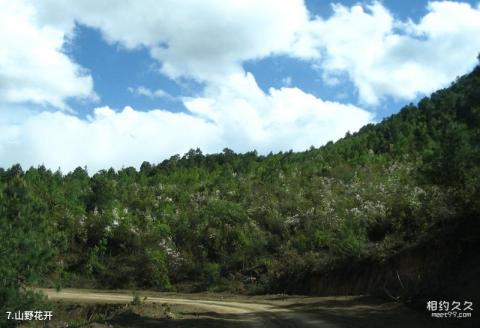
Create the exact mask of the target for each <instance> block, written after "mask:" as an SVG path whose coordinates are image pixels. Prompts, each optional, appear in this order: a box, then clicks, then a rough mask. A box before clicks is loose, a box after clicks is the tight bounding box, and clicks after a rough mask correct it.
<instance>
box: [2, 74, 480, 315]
mask: <svg viewBox="0 0 480 328" xmlns="http://www.w3.org/2000/svg"><path fill="white" fill-rule="evenodd" d="M479 126H480V68H479V67H477V68H475V70H474V71H473V72H472V73H470V74H468V75H466V76H464V77H461V78H459V79H457V81H456V82H455V83H453V84H452V86H451V87H449V88H447V89H444V90H440V91H438V92H436V93H434V94H433V95H432V96H431V97H429V98H425V99H423V100H422V101H420V102H419V104H418V106H414V105H409V106H406V107H404V108H403V109H402V110H401V111H400V112H399V113H398V114H396V115H393V116H391V117H390V118H388V119H386V120H384V121H383V122H381V123H379V124H376V125H368V126H365V127H364V128H362V129H361V130H360V131H359V132H358V133H355V134H352V135H347V136H346V137H345V138H343V139H341V140H339V141H338V142H336V143H329V144H327V145H325V146H324V147H321V148H319V149H314V148H312V149H310V150H309V151H306V152H300V153H293V152H287V153H279V154H270V155H268V156H258V155H257V154H256V152H250V153H246V154H235V153H233V152H232V151H231V150H228V149H225V150H224V152H223V153H221V154H213V155H203V154H202V153H201V151H200V150H198V149H197V150H191V151H190V152H188V153H187V154H185V155H184V156H183V157H180V156H178V155H177V156H174V157H172V158H170V159H169V160H166V161H164V162H162V163H160V164H158V165H152V164H150V163H144V164H143V165H142V167H141V169H140V171H138V172H137V171H136V170H135V169H134V168H125V169H123V170H120V171H118V172H116V171H114V170H113V169H110V170H108V171H100V172H99V173H97V174H95V175H94V176H93V177H89V176H88V174H87V172H86V171H85V170H84V169H82V168H77V169H76V170H75V171H74V172H71V173H69V174H66V175H62V174H61V173H60V172H55V173H54V172H51V171H49V170H46V169H45V168H44V167H38V168H30V169H28V170H27V171H26V172H24V171H23V170H22V168H21V167H20V166H19V165H16V166H13V167H11V168H9V169H6V170H4V169H0V246H1V248H0V251H1V253H2V257H3V260H2V262H1V264H0V276H2V277H4V279H3V280H2V282H0V284H2V285H0V304H6V305H5V306H4V307H6V306H12V305H15V304H18V302H20V301H19V299H21V300H22V301H21V302H23V304H27V303H28V301H29V300H30V298H28V297H26V296H25V294H24V293H25V291H23V292H22V291H21V286H24V285H26V284H32V283H35V282H42V281H43V284H62V285H64V286H73V287H102V288H128V287H132V286H136V287H138V288H143V287H149V288H157V289H172V290H175V289H177V290H190V291H191V290H205V289H213V290H223V289H229V290H232V291H236V292H245V291H251V292H269V291H290V292H296V291H297V292H298V291H305V290H311V286H312V285H315V283H312V282H311V280H309V279H315V277H318V275H320V276H322V277H324V275H325V274H328V273H325V272H327V271H328V270H333V271H328V272H330V273H329V274H330V275H331V274H332V272H333V273H335V272H337V271H335V270H340V271H341V272H350V271H348V270H352V271H351V272H355V271H357V269H358V270H359V271H358V272H363V273H359V275H360V276H361V275H362V274H363V275H366V276H368V272H367V271H365V270H366V269H365V268H370V267H375V266H376V265H378V263H385V262H388V261H394V262H395V261H400V262H401V261H402V260H400V259H399V256H400V258H401V254H406V253H408V252H409V250H412V249H415V247H421V249H422V250H424V251H425V252H426V253H425V256H428V253H429V252H430V251H432V245H434V244H432V241H434V240H438V239H439V238H446V240H447V239H448V240H450V242H451V243H452V244H451V245H454V246H455V247H459V248H460V249H459V250H458V252H460V254H464V256H465V260H464V261H463V263H468V261H469V260H470V259H471V257H470V255H469V254H470V253H468V248H469V247H470V246H472V245H476V244H478V239H477V237H476V236H478V234H476V235H475V234H472V233H471V231H475V230H474V229H476V228H475V227H478V223H477V222H478V216H479V212H480V165H479V163H480V129H479ZM461 240H463V241H462V243H459V241H461ZM465 243H466V244H465ZM419 245H421V246H419ZM428 245H430V246H428ZM442 252H444V253H442ZM445 252H447V250H444V251H441V252H440V253H438V254H437V253H435V254H436V255H435V256H442V254H446V253H445ZM448 256H453V255H452V254H451V253H449V254H448ZM456 256H458V254H457V255H456ZM405 258H408V256H407V257H405ZM449 258H450V257H449ZM395 259H398V260H395ZM420 260H421V257H419V258H417V259H416V261H417V262H418V261H420ZM352 263H358V266H355V265H357V264H355V265H353V266H352ZM388 263H390V262H388ZM395 263H396V262H395ZM345 265H350V269H348V270H347V271H345V270H346V269H345V268H346V267H345ZM413 267H415V268H419V267H420V264H418V265H417V266H413ZM384 268H385V267H382V268H379V269H378V270H380V271H381V270H384ZM442 268H443V266H436V267H435V270H437V271H438V270H442ZM467 269H468V267H467ZM467 269H461V270H467ZM362 270H363V271H362ZM419 270H420V269H419ZM461 270H460V269H459V270H458V272H460V271H461ZM365 272H367V273H365ZM337 276H338V277H340V278H341V277H342V276H341V275H337ZM312 277H313V278H312ZM378 277H379V278H378V279H377V280H378V281H377V282H376V283H371V282H368V281H365V279H366V278H361V279H360V278H359V281H363V282H359V283H358V288H353V287H352V288H345V289H342V288H341V286H342V280H341V279H340V280H338V279H337V280H336V281H335V284H333V285H332V286H340V287H338V288H336V289H335V288H332V289H331V290H329V291H328V292H329V293H350V292H361V291H371V289H372V288H373V289H378V288H379V287H380V286H382V284H383V283H384V284H387V283H386V282H385V281H383V282H382V279H383V280H385V279H390V278H388V277H387V278H386V276H385V275H383V276H382V275H380V276H378ZM342 279H344V280H348V279H349V277H348V275H344V276H343V278H342ZM362 279H364V280H362ZM452 279H453V278H452ZM399 280H400V278H399ZM417 280H418V281H412V286H413V287H415V288H416V287H417V286H419V285H422V284H423V285H422V286H424V285H425V284H424V283H425V281H424V279H417ZM452 281H453V280H452ZM287 282H294V283H290V284H288V283H287ZM300 282H303V284H301V283H300ZM306 282H308V284H309V285H305V283H306ZM345 283H347V281H345ZM384 284H383V285H384ZM345 286H347V285H345ZM372 286H373V287H372ZM413 287H412V288H413ZM405 288H406V287H405ZM432 288H433V287H432ZM380 289H381V288H380ZM397 289H398V288H397ZM317 290H318V292H319V293H320V292H322V291H323V292H326V289H322V288H317ZM18 293H21V294H20V295H21V296H19V294H18ZM404 293H405V294H409V295H410V294H411V293H410V292H404ZM427 293H428V291H427ZM16 302H17V303H16ZM21 302H20V303H21ZM2 310H3V308H2Z"/></svg>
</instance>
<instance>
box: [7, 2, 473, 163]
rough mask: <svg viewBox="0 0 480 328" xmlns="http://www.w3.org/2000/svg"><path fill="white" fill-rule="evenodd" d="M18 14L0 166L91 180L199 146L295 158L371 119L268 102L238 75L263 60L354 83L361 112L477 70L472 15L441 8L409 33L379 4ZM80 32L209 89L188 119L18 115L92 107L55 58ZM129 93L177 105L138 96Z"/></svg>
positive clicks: (78, 78)
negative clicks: (70, 103)
mask: <svg viewBox="0 0 480 328" xmlns="http://www.w3.org/2000/svg"><path fill="white" fill-rule="evenodd" d="M25 1H27V0H25ZM25 3H26V2H23V1H16V2H10V1H6V0H0V5H1V8H2V11H1V12H0V42H2V44H4V45H5V46H2V48H0V96H2V99H3V100H2V101H0V107H2V108H0V111H1V116H0V165H1V166H8V165H11V164H13V163H16V162H20V163H21V164H22V165H24V166H30V165H37V164H41V163H44V164H45V165H47V166H48V167H51V168H54V169H55V168H57V167H58V166H60V167H62V169H63V170H71V169H73V168H74V167H76V166H83V165H88V166H89V167H90V169H91V171H96V170H98V169H101V168H106V167H109V166H114V167H116V168H120V167H121V166H127V165H134V166H138V165H140V163H141V162H142V161H144V160H148V161H152V162H158V161H160V160H162V159H164V158H166V157H169V156H171V155H172V154H175V153H184V152H185V151H187V150H188V149H190V148H195V147H200V148H201V149H202V150H204V151H205V152H214V151H220V150H221V149H222V148H224V147H229V148H233V149H234V150H235V151H241V152H243V151H248V150H252V149H257V150H259V151H260V152H262V153H267V152H269V151H279V150H288V149H293V150H303V149H306V148H308V147H309V146H310V145H316V146H318V145H321V144H324V143H325V142H327V141H329V140H336V139H338V138H339V137H341V136H343V135H344V134H345V132H346V131H355V130H357V129H359V128H360V127H361V126H362V125H364V124H366V123H369V122H370V121H371V120H372V115H371V114H370V113H369V112H367V111H365V110H362V109H361V108H359V107H357V106H353V105H348V104H341V103H337V102H329V101H324V100H322V99H319V98H317V97H315V96H313V95H311V94H308V93H306V92H304V91H302V90H300V89H298V88H296V87H295V86H293V85H290V83H291V80H289V79H288V78H286V79H285V80H284V81H283V83H284V85H285V86H284V87H282V88H279V89H275V88H271V89H270V90H269V91H268V92H263V91H262V90H261V89H260V88H259V87H258V85H257V83H256V81H255V78H254V76H253V75H252V74H250V73H245V72H244V70H243V68H242V64H243V63H244V62H245V61H248V60H252V59H260V58H265V57H268V56H271V55H288V56H291V57H295V58H300V59H302V60H310V61H311V62H312V65H313V66H314V67H315V68H318V69H319V74H320V75H321V76H322V77H323V78H324V81H325V82H326V83H327V84H329V85H332V86H335V85H338V84H341V83H342V82H343V81H344V79H345V78H348V79H350V80H351V81H352V82H353V84H354V85H355V86H356V87H357V88H358V92H359V96H360V99H361V100H362V101H363V102H364V103H367V104H376V103H378V102H379V101H381V100H382V99H383V98H385V97H388V96H392V97H395V98H400V99H412V98H414V97H415V96H417V95H418V94H425V93H429V92H431V91H433V90H435V89H437V88H439V87H441V86H444V85H445V84H447V83H449V82H450V81H451V80H452V79H453V78H455V76H457V75H460V74H463V73H465V72H467V71H468V69H469V68H471V67H472V66H473V65H474V63H475V62H476V59H475V57H476V54H477V52H478V49H480V33H479V31H480V25H479V24H480V16H479V10H478V9H474V8H472V7H470V6H469V5H467V4H460V3H455V2H447V1H445V2H432V3H431V4H430V5H429V7H428V14H427V15H425V16H424V17H422V18H421V19H420V20H419V21H418V22H417V23H414V22H412V21H406V22H403V21H399V20H397V19H395V18H394V16H393V15H392V14H391V13H390V12H389V11H388V10H387V9H386V8H385V7H384V6H383V5H381V4H380V3H377V2H375V3H372V4H371V5H370V6H364V7H362V6H359V5H356V6H353V7H345V6H342V5H335V7H334V14H333V15H332V16H331V17H330V18H328V19H322V18H314V19H313V20H309V15H308V12H307V10H306V8H305V4H304V2H303V1H301V0H285V1H282V2H281V3H280V2H278V1H275V0H264V1H254V0H243V1H240V0H231V1H224V0H205V1H196V0H184V1H181V2H178V1H174V0H164V1H161V2H158V1H156V0H143V1H114V0H105V1H96V0H95V1H94V0H82V1H80V0H77V1H68V2H66V1H60V0H44V1H41V2H38V1H33V0H31V1H30V2H28V3H29V5H27V4H25ZM126 22H128V24H127V23H126ZM76 23H80V24H85V25H88V26H90V27H94V28H98V29H99V30H100V31H101V33H102V34H103V36H104V38H105V39H106V40H107V41H108V42H111V43H115V44H117V45H120V46H123V47H125V48H126V49H133V48H138V47H145V48H146V49H148V50H149V51H150V54H151V56H152V57H153V58H154V59H155V60H157V61H158V62H159V63H160V64H161V67H162V68H161V72H162V73H163V74H165V75H167V76H168V77H170V78H174V79H177V81H179V82H181V81H191V80H190V79H195V80H196V81H197V82H202V84H203V85H205V89H204V90H203V91H202V92H201V93H200V95H199V96H195V97H191V98H183V99H182V101H183V102H184V105H185V107H186V108H187V110H188V111H189V112H188V113H172V112H168V111H165V110H151V111H147V112H141V111H136V110H134V109H133V108H130V107H125V109H124V110H123V111H120V112H115V111H113V110H112V109H110V108H108V107H103V108H97V109H96V110H95V111H94V113H93V115H92V117H89V118H88V119H82V118H79V117H76V116H74V115H70V114H67V113H64V112H54V113H52V112H50V113H49V112H39V111H32V110H31V107H30V110H26V109H25V108H23V107H22V106H23V105H25V104H24V103H25V102H33V103H41V104H47V105H51V106H55V107H58V108H65V100H66V99H67V98H69V97H94V93H93V90H92V79H91V77H90V76H89V75H88V74H85V72H83V71H82V68H81V67H79V66H78V65H77V64H75V63H74V62H73V61H72V59H71V58H69V57H68V56H67V55H66V54H65V53H64V52H63V47H64V45H65V40H67V39H69V38H73V36H74V31H75V24H76ZM129 91H130V92H132V93H134V94H138V95H143V96H147V97H151V98H155V97H160V98H162V97H163V98H170V97H171V95H169V94H168V93H166V92H165V91H164V90H161V89H159V90H152V89H150V88H148V87H146V86H139V87H135V88H130V89H129ZM178 99H179V100H180V99H181V98H178Z"/></svg>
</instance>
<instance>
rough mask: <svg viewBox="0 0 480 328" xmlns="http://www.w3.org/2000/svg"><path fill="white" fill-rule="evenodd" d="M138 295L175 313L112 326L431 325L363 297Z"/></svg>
mask: <svg viewBox="0 0 480 328" xmlns="http://www.w3.org/2000/svg"><path fill="white" fill-rule="evenodd" d="M42 291H43V292H44V293H45V294H46V295H47V296H48V298H49V299H50V300H52V301H60V302H63V303H70V304H79V303H84V304H85V303H90V304H107V303H111V304H127V303H130V302H132V300H133V296H132V293H131V292H128V291H113V292H111V291H94V290H77V289H65V290H62V291H60V292H57V291H55V290H52V289H42ZM138 295H139V296H140V299H142V301H143V302H144V303H145V304H147V305H148V304H150V305H165V304H168V305H169V306H170V305H171V306H172V307H176V308H175V309H176V311H177V313H180V314H181V315H179V317H177V318H176V319H175V320H170V321H168V320H160V319H152V318H143V317H138V318H136V320H133V321H128V320H119V321H117V322H115V323H114V324H113V327H148V328H149V327H232V328H240V327H266V328H274V327H280V328H308V327H317V328H342V327H347V328H348V327H369V328H376V327H392V328H395V327H409V328H416V327H431V326H432V323H433V322H432V321H431V319H430V318H428V317H427V316H426V315H425V314H422V313H417V312H413V311H411V310H409V309H407V308H405V307H403V306H402V305H400V304H398V303H391V302H385V301H382V300H378V299H374V298H369V297H365V296H356V297H355V296H345V297H301V296H297V297H294V296H285V295H272V296H264V297H260V296H255V297H247V296H234V295H222V294H173V293H156V292H139V293H138ZM434 326H435V327H436V326H437V325H436V324H435V325H434ZM440 326H442V327H444V325H440ZM99 327H100V326H99ZM102 327H103V326H102Z"/></svg>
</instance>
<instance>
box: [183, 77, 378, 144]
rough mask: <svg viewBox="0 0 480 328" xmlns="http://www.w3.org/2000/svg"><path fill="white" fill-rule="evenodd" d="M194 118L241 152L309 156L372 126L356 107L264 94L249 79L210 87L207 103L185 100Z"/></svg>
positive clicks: (293, 91)
mask: <svg viewBox="0 0 480 328" xmlns="http://www.w3.org/2000/svg"><path fill="white" fill-rule="evenodd" d="M185 107H186V108H187V109H188V110H189V111H190V112H192V113H193V114H195V115H197V116H199V117H202V118H204V119H206V120H207V121H210V122H214V123H215V124H216V125H218V126H221V127H222V134H221V136H222V140H224V141H225V142H226V144H227V145H229V147H232V148H233V149H235V150H237V151H248V150H249V149H253V148H255V149H257V150H259V151H260V152H262V153H266V152H268V151H280V150H287V149H293V150H296V151H299V150H304V149H306V148H308V147H309V146H311V145H315V146H318V145H322V144H324V143H326V142H327V141H330V140H336V139H338V138H340V137H342V136H343V135H344V134H345V132H346V131H356V130H358V129H359V128H360V127H361V126H363V125H365V124H367V123H369V122H370V121H371V120H372V115H371V113H369V112H367V111H365V110H362V109H360V108H358V107H356V106H353V105H346V104H340V103H335V102H329V101H323V100H321V99H319V98H317V97H315V96H313V95H311V94H308V93H305V92H303V91H302V90H300V89H298V88H295V87H293V88H291V87H283V88H280V89H275V88H270V90H269V92H268V93H267V94H265V93H264V92H263V91H262V90H261V89H260V88H259V87H258V85H257V83H256V81H255V78H254V77H253V75H251V74H250V73H247V74H235V75H231V76H228V77H227V78H225V80H224V83H223V84H221V85H210V86H209V87H207V89H206V90H205V93H204V95H203V96H202V97H197V98H191V99H186V100H185Z"/></svg>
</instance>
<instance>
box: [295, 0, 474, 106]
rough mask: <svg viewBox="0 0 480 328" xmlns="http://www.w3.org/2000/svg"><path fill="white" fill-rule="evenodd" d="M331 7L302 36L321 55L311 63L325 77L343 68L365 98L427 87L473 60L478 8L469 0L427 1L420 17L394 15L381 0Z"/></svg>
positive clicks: (407, 94) (405, 94) (412, 93)
mask: <svg viewBox="0 0 480 328" xmlns="http://www.w3.org/2000/svg"><path fill="white" fill-rule="evenodd" d="M333 9H334V14H333V15H332V16H331V17H330V18H328V19H321V18H316V19H315V20H314V21H312V22H311V23H310V26H309V28H308V29H307V31H306V32H305V35H304V37H305V38H306V39H307V40H308V42H309V44H310V46H311V47H314V48H315V47H316V48H317V52H318V54H319V55H320V54H322V55H323V57H322V58H321V60H317V61H316V62H315V66H316V67H319V68H321V69H322V70H323V72H322V74H323V77H324V80H325V82H326V83H331V82H332V81H334V82H335V83H338V81H337V80H336V78H337V77H340V78H341V77H343V76H344V75H345V74H346V75H347V76H348V77H349V78H350V79H351V80H352V82H353V83H354V85H355V86H356V87H357V89H358V92H359V96H360V99H361V100H362V101H363V102H364V103H367V104H377V103H378V102H379V101H380V100H381V99H382V98H384V97H386V96H392V97H394V98H397V99H404V100H411V99H413V98H415V97H416V96H418V95H420V94H428V93H431V92H433V91H435V90H436V89H438V88H441V87H444V86H446V85H447V84H448V83H450V82H451V81H452V80H453V79H454V78H455V77H456V76H459V75H462V74H465V73H466V72H468V71H469V70H470V69H471V68H472V67H473V66H474V65H475V63H476V55H477V54H478V51H479V49H480V10H479V9H478V8H472V7H471V6H470V5H469V4H466V3H459V2H450V1H442V2H431V3H429V5H428V8H427V10H428V13H427V14H426V15H425V16H423V17H421V19H420V20H419V22H418V23H414V22H413V21H407V22H402V21H399V20H396V19H395V18H394V17H393V15H392V14H391V13H390V12H389V11H388V10H387V9H386V8H385V7H384V6H383V5H382V4H381V3H379V2H373V3H372V4H371V5H367V6H361V5H355V6H352V7H350V8H349V7H345V6H343V5H334V6H333Z"/></svg>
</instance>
